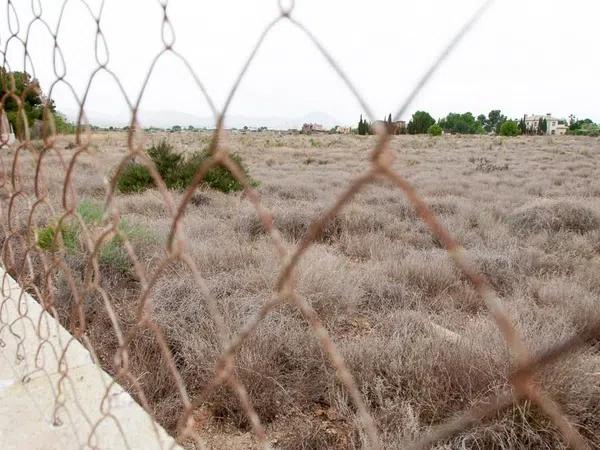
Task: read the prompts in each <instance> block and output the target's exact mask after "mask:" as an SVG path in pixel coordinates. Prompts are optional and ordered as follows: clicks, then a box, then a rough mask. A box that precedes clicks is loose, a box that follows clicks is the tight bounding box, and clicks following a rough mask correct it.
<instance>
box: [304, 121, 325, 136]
mask: <svg viewBox="0 0 600 450" xmlns="http://www.w3.org/2000/svg"><path fill="white" fill-rule="evenodd" d="M321 131H324V129H323V125H321V124H319V123H305V124H304V125H302V132H303V133H306V134H310V133H313V132H321Z"/></svg>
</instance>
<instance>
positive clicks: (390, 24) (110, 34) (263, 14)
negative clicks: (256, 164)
mask: <svg viewBox="0 0 600 450" xmlns="http://www.w3.org/2000/svg"><path fill="white" fill-rule="evenodd" d="M14 3H17V5H16V7H17V13H18V16H19V19H20V32H19V36H20V37H21V38H23V39H25V36H26V33H27V25H28V24H29V22H30V20H31V18H32V12H31V2H30V1H29V0H28V1H25V0H17V1H16V2H14ZM34 3H35V1H34ZM41 3H42V4H43V11H42V18H44V20H45V21H46V22H47V23H48V24H49V25H50V27H51V28H52V29H55V28H56V23H57V18H58V11H59V10H60V7H61V6H62V4H63V1H62V0H43V1H42V2H41ZM88 4H89V5H90V7H91V9H92V10H93V11H98V8H99V5H100V2H99V1H88ZM480 4H481V1H477V0H454V1H443V0H419V1H414V0H411V1H408V0H407V1H402V0H369V1H355V0H344V1H342V0H320V1H319V0H296V7H295V9H294V12H293V16H294V17H295V18H296V19H298V20H300V21H301V22H303V23H304V24H306V25H307V26H308V27H309V28H310V30H311V31H313V32H314V34H315V35H317V36H318V37H319V39H320V40H321V41H322V42H323V44H324V45H325V47H326V48H327V49H329V50H330V51H331V53H332V54H333V55H334V56H335V58H336V59H337V60H338V61H339V63H340V64H341V66H342V67H343V68H344V69H345V71H346V72H347V73H348V74H349V76H350V79H351V80H352V81H353V82H354V83H355V84H356V85H357V86H358V88H359V90H360V91H361V92H362V93H363V95H364V97H365V98H366V100H367V102H368V103H369V104H370V105H371V107H372V109H373V111H374V113H375V115H376V117H378V118H379V117H382V116H383V115H385V114H387V113H389V112H393V111H394V110H395V109H397V107H398V106H399V105H400V103H401V101H402V100H403V98H404V97H405V96H406V95H407V93H408V92H409V90H410V89H411V87H412V86H413V85H414V83H415V81H416V80H417V78H418V77H419V76H420V75H421V74H422V73H423V72H424V70H426V68H427V66H428V64H430V63H431V61H432V60H433V59H434V58H435V57H436V56H437V55H438V53H439V52H440V50H441V49H442V48H443V46H444V45H445V44H446V42H447V41H448V39H449V38H450V37H451V36H452V35H453V33H455V31H456V30H457V29H458V28H459V27H460V26H461V24H462V23H463V22H464V21H465V20H466V19H467V18H468V17H469V16H470V15H471V14H472V13H473V11H474V10H475V9H476V8H477V7H478V6H479V5H480ZM0 11H2V17H1V18H0V48H1V49H2V51H3V52H4V50H5V49H6V40H7V37H8V36H9V34H8V25H7V23H8V20H7V17H6V15H5V11H6V0H0ZM167 11H168V14H169V17H170V20H171V22H172V24H173V27H174V30H175V36H176V42H175V49H176V50H178V51H179V52H181V53H182V54H183V55H184V56H185V57H186V58H187V60H188V61H189V63H190V64H191V66H192V67H193V69H194V71H195V72H196V74H197V75H198V77H199V78H200V79H201V80H202V81H203V82H204V84H205V85H206V87H207V89H208V91H209V93H210V95H211V96H212V97H213V99H214V101H215V102H216V104H217V106H218V107H220V106H221V105H222V103H223V101H224V99H225V97H226V95H227V93H228V91H229V89H230V88H231V86H232V84H233V81H234V79H235V78H236V76H237V74H238V72H239V70H240V68H241V67H242V64H243V62H244V60H245V59H246V57H247V55H248V54H249V52H250V51H251V49H252V47H253V45H254V42H255V41H256V40H257V38H258V36H259V35H260V33H261V31H262V29H263V28H264V27H265V25H266V24H267V23H268V22H269V21H271V20H272V19H273V18H275V17H276V15H277V14H278V3H277V1H276V0H253V1H248V0H218V1H216V0H215V1H191V0H188V1H185V0H171V1H169V3H168V8H167ZM599 18H600V2H598V1H594V0H570V1H568V2H565V1H564V0H560V1H559V0H526V1H523V0H497V1H496V2H495V3H494V4H493V5H492V7H491V8H490V9H489V10H488V11H487V13H486V14H485V16H484V17H483V18H482V20H481V21H480V22H479V23H478V24H477V25H476V26H475V28H473V30H472V31H471V32H470V33H469V34H468V35H467V36H466V38H465V39H464V40H463V41H462V42H461V44H460V45H459V47H458V48H457V49H456V50H455V51H454V53H453V54H452V55H451V57H450V58H449V59H448V60H447V61H446V62H445V63H444V64H443V66H442V67H441V68H440V70H439V72H438V73H437V74H436V75H435V77H434V78H433V79H432V80H431V82H430V83H429V84H428V86H427V87H426V88H425V90H424V91H423V93H421V94H420V95H419V96H418V97H417V98H416V99H415V101H414V102H413V104H412V106H411V108H410V111H409V112H410V113H412V112H414V111H415V110H417V109H425V110H427V111H429V112H431V113H432V115H434V116H435V117H440V116H442V115H445V114H446V113H448V112H449V111H472V112H474V113H475V114H478V113H480V112H484V113H487V112H488V111H489V110H490V109H492V108H499V109H502V110H503V112H505V113H506V114H507V115H509V116H515V117H516V116H521V115H522V114H524V113H547V112H551V113H553V114H554V115H555V116H559V117H566V116H567V115H568V114H570V113H574V114H576V115H578V116H579V117H591V118H592V119H595V121H600V110H599V109H598V108H599V106H600V89H599V81H600V57H599V56H598V43H599V42H600V26H598V19H599ZM161 19H162V7H161V5H160V3H159V2H158V1H151V0H118V1H117V0H106V1H105V5H104V11H103V14H102V19H101V22H100V23H101V26H102V29H103V31H104V35H105V36H106V40H107V44H108V48H109V50H110V63H109V67H110V68H111V69H112V70H113V71H114V72H115V73H116V74H117V76H118V77H119V79H120V80H121V82H122V84H123V86H124V88H125V90H126V91H127V93H128V95H130V97H131V99H132V100H133V99H135V98H136V97H137V96H138V94H139V90H140V88H141V85H142V82H143V79H144V77H145V75H146V74H147V72H148V69H149V65H150V63H151V61H152V59H153V57H154V56H155V55H156V54H157V53H158V52H159V51H160V50H161V49H162V47H163V44H162V42H161ZM95 32H96V27H95V21H94V20H93V19H92V17H91V16H90V14H89V11H88V10H87V9H86V8H85V6H84V2H83V1H82V0H68V1H67V5H66V8H65V14H64V17H63V22H62V24H61V29H60V33H59V40H58V42H59V45H60V47H61V49H62V50H63V53H64V57H65V60H66V66H67V76H66V78H67V79H68V80H69V82H70V83H72V85H73V87H74V89H75V91H76V93H77V95H79V96H81V95H82V94H83V91H84V88H85V86H86V84H87V83H88V81H89V77H90V75H91V72H92V70H93V69H94V68H95V67H96V66H97V65H96V63H95V60H94V51H93V49H94V37H95ZM28 50H29V52H30V54H31V57H32V59H33V62H34V69H35V74H36V76H37V77H38V78H39V79H40V81H41V83H42V87H43V88H44V89H45V90H47V89H48V87H49V85H50V84H51V83H52V82H53V81H54V79H55V76H54V74H53V71H52V40H51V39H50V35H49V33H48V31H47V30H46V29H45V27H44V26H43V25H42V24H41V23H40V22H36V23H34V24H33V25H32V26H31V29H30V35H29V39H28ZM22 55H23V46H22V44H21V43H19V42H18V41H17V40H14V39H13V40H12V41H11V42H10V43H9V45H8V50H7V51H6V57H7V59H8V61H9V63H10V66H11V67H12V68H13V69H16V70H22V69H23V57H22ZM28 70H29V71H31V68H30V67H29V66H28ZM53 98H54V99H55V101H56V103H57V106H58V108H59V109H62V110H65V111H69V110H73V109H74V108H75V103H74V101H73V95H72V93H70V91H69V90H68V89H67V88H66V86H65V85H63V84H59V85H57V87H56V88H55V90H54V92H53ZM122 98H123V97H122V95H121V94H120V92H119V90H118V88H117V86H116V85H115V83H114V82H113V81H112V80H111V78H110V77H109V76H108V75H106V74H103V73H101V74H100V75H99V76H98V77H97V78H96V79H95V80H94V82H93V84H92V88H91V91H90V94H89V98H88V100H87V103H86V105H87V108H86V109H88V110H90V111H95V112H99V113H103V114H107V115H114V116H115V117H117V116H122V115H124V114H125V113H126V105H125V102H124V101H123V99H122ZM142 109H145V110H153V111H156V110H172V111H181V112H186V113H191V114H195V115H198V116H207V115H210V111H209V109H208V107H207V104H206V102H205V101H204V99H203V97H202V95H201V93H200V91H199V89H198V88H197V87H196V86H195V85H194V83H193V81H192V78H191V76H190V75H189V73H188V72H187V71H186V69H185V67H184V65H183V64H181V63H180V62H179V61H178V60H177V59H176V58H174V57H173V56H172V55H168V54H167V55H166V56H164V57H163V58H161V60H160V61H159V63H158V65H157V67H156V71H155V72H154V74H153V76H152V78H151V80H150V83H149V84H148V88H147V91H146V93H145V94H144V97H143V100H142ZM313 111H323V112H326V113H328V114H331V115H333V116H334V117H336V118H338V119H339V120H340V122H346V123H350V122H354V121H355V119H356V117H357V116H358V114H360V113H361V110H360V107H359V105H358V103H357V102H356V100H355V99H354V98H353V97H352V95H351V94H350V92H349V91H348V89H346V88H345V87H344V85H343V84H342V82H341V80H339V78H338V77H337V76H336V74H335V73H334V72H333V70H331V68H330V67H329V66H328V64H327V62H326V61H325V60H324V58H323V57H322V56H321V55H320V54H319V53H318V51H317V50H316V49H315V48H314V46H312V45H311V43H310V42H309V41H308V39H307V38H306V37H305V36H304V35H303V34H302V33H301V32H300V31H299V30H298V29H296V28H294V27H293V26H292V25H291V24H290V23H288V22H286V21H284V22H281V23H280V24H279V25H277V26H276V28H274V29H273V30H272V32H271V34H270V35H269V36H268V38H267V40H266V42H265V44H264V46H263V47H262V49H261V50H260V52H259V54H258V55H257V58H256V60H255V62H254V64H253V65H252V67H251V68H250V70H249V72H248V74H247V77H246V78H245V79H244V81H243V83H242V85H241V86H240V89H239V92H238V93H237V95H236V97H235V99H234V101H233V103H232V106H231V112H232V113H233V114H242V115H249V116H284V117H297V116H302V115H304V114H306V113H310V112H313ZM407 116H408V114H407Z"/></svg>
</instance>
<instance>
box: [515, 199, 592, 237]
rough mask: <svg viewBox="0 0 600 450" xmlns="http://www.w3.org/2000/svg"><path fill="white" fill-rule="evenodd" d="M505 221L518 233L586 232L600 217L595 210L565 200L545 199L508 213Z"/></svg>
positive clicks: (590, 229)
mask: <svg viewBox="0 0 600 450" xmlns="http://www.w3.org/2000/svg"><path fill="white" fill-rule="evenodd" d="M507 221H508V224H509V225H510V226H511V228H512V229H513V230H514V231H516V232H520V233H536V232H540V231H551V232H558V231H572V232H574V233H586V232H588V231H592V230H594V229H597V228H598V227H599V226H600V217H599V216H598V213H597V212H596V211H594V210H592V209H591V208H589V207H587V206H583V205H580V204H577V203H572V202H567V201H546V202H541V203H537V204H533V205H531V206H525V207H523V208H521V209H519V210H517V211H515V212H513V213H512V214H510V215H509V216H508V217H507Z"/></svg>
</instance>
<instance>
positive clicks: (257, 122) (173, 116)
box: [67, 111, 344, 130]
mask: <svg viewBox="0 0 600 450" xmlns="http://www.w3.org/2000/svg"><path fill="white" fill-rule="evenodd" d="M87 114H88V120H89V122H90V123H91V124H92V125H96V126H100V127H109V126H114V127H124V126H126V125H129V117H128V116H126V115H125V114H117V115H108V114H105V113H100V112H95V111H87ZM67 117H68V118H69V119H70V120H75V119H76V117H77V113H76V112H74V111H72V112H69V113H67ZM139 119H140V124H141V125H142V126H143V127H157V128H170V127H172V126H174V125H180V126H182V127H184V128H185V127H188V126H189V125H192V126H194V127H197V128H202V127H206V128H214V127H215V121H214V119H213V118H212V117H200V116H196V115H194V114H189V113H185V112H181V111H141V112H140V115H139ZM304 123H319V124H321V125H323V127H324V128H325V129H329V128H332V127H334V126H336V125H344V124H343V123H341V122H340V121H338V120H337V119H336V118H335V117H333V116H331V115H329V114H327V113H324V112H311V113H308V114H305V115H304V116H301V117H293V118H289V117H277V116H272V117H251V116H244V115H236V114H233V115H230V116H227V117H226V119H225V126H226V127H227V128H243V127H244V126H247V127H267V128H269V129H271V130H287V129H289V128H297V129H300V128H302V125H303V124H304Z"/></svg>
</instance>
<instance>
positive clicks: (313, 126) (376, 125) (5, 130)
mask: <svg viewBox="0 0 600 450" xmlns="http://www.w3.org/2000/svg"><path fill="white" fill-rule="evenodd" d="M70 127H71V129H72V130H74V128H75V126H74V125H73V124H70ZM91 128H92V129H93V130H95V131H126V130H128V129H129V127H127V126H125V127H113V126H110V127H97V126H93V125H92V126H91ZM145 130H146V131H148V132H164V131H168V132H181V131H210V130H211V129H210V128H205V127H203V128H197V127H194V126H193V125H189V126H187V127H182V126H179V125H175V126H172V127H170V128H158V127H147V128H145ZM268 130H269V129H268V128H267V127H264V126H263V127H249V126H244V127H241V128H230V129H229V131H230V132H232V133H259V132H263V131H268ZM378 130H382V131H387V132H388V133H389V134H392V135H401V134H431V135H441V134H491V135H505V136H518V135H549V136H552V135H557V136H560V135H565V134H573V135H585V136H600V126H599V125H598V124H596V123H594V122H593V121H592V120H591V119H583V120H579V119H577V118H576V117H575V116H574V115H570V116H569V117H568V118H566V119H565V118H557V117H554V116H553V115H552V114H551V113H546V114H525V115H524V116H523V117H522V118H521V119H508V118H507V117H506V116H504V115H503V114H502V113H501V111H500V110H492V111H490V113H489V114H488V115H487V116H486V115H483V114H480V115H479V116H477V117H475V116H474V115H473V114H472V113H470V112H467V113H462V114H460V113H450V114H448V115H447V116H446V117H444V118H442V119H439V120H437V121H436V120H435V119H434V118H433V117H432V116H431V115H430V114H429V113H427V112H425V111H417V112H415V113H414V114H413V116H412V118H411V119H410V120H409V121H408V122H407V121H405V120H393V119H392V116H391V114H390V115H388V117H387V118H386V119H383V120H376V121H373V122H369V121H368V120H366V119H364V118H363V117H362V116H360V119H359V121H358V123H357V126H356V127H350V126H342V125H336V126H334V127H332V128H326V127H325V126H323V125H322V124H320V123H304V124H303V125H302V127H301V128H299V129H298V128H290V129H287V130H279V129H277V130H272V131H276V132H278V133H284V134H320V133H323V134H359V135H372V134H376V133H377V132H378ZM71 132H72V131H71ZM42 133H43V122H42V121H41V120H34V121H33V123H32V124H31V126H30V133H29V134H30V138H32V139H37V138H40V137H41V136H42ZM15 140H16V139H15V130H14V126H13V125H12V123H11V122H10V121H9V120H8V117H7V114H6V112H5V111H2V113H1V115H0V143H1V144H7V143H8V144H11V143H13V142H14V141H15Z"/></svg>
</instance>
